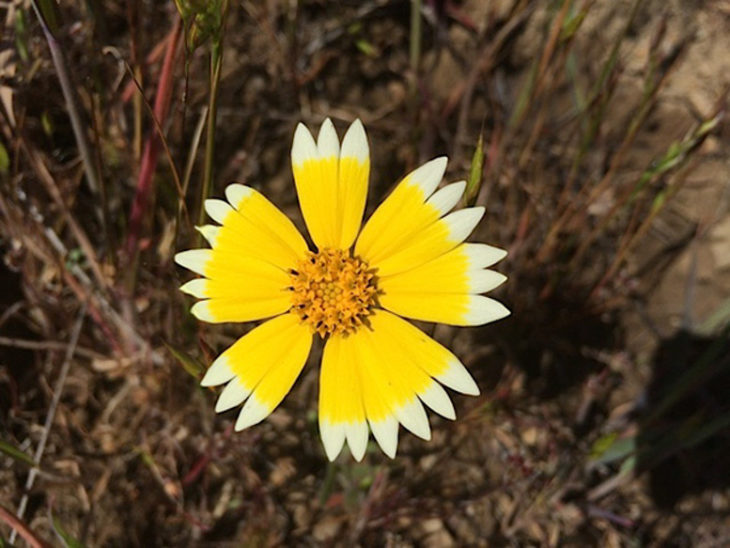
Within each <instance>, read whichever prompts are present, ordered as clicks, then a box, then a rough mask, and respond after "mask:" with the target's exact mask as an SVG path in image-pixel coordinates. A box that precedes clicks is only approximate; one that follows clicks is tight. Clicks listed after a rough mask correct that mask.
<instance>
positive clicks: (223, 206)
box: [205, 198, 233, 225]
mask: <svg viewBox="0 0 730 548" xmlns="http://www.w3.org/2000/svg"><path fill="white" fill-rule="evenodd" d="M231 211H233V208H232V207H231V206H230V204H228V203H227V202H224V201H223V200H217V199H215V198H213V199H209V200H205V212H206V213H207V214H208V216H209V217H210V218H211V219H213V220H214V221H215V222H216V223H218V224H219V225H222V224H224V223H225V220H226V217H227V216H228V214H229V213H230V212H231Z"/></svg>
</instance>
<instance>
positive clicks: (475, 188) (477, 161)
mask: <svg viewBox="0 0 730 548" xmlns="http://www.w3.org/2000/svg"><path fill="white" fill-rule="evenodd" d="M483 172H484V134H483V133H480V134H479V140H477V146H476V148H475V149H474V154H473V155H472V157H471V166H470V167H469V179H467V181H466V191H465V192H464V202H465V203H466V205H468V206H471V205H474V202H475V201H476V199H477V195H478V194H479V189H481V188H482V173H483Z"/></svg>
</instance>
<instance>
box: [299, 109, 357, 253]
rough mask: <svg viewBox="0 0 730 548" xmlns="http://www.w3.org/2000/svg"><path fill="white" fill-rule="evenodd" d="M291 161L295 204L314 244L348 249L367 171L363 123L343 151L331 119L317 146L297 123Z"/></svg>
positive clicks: (353, 128)
mask: <svg viewBox="0 0 730 548" xmlns="http://www.w3.org/2000/svg"><path fill="white" fill-rule="evenodd" d="M291 159H292V168H293V171H294V182H295V183H296V188H297V195H298V196H299V205H300V206H301V209H302V215H303V216H304V221H305V223H306V224H307V229H308V230H309V233H310V235H311V236H312V240H313V241H314V243H315V245H316V246H317V247H318V248H319V249H323V248H331V249H347V248H349V247H350V245H352V242H353V241H354V239H355V236H356V235H357V232H358V230H359V229H360V222H361V220H362V214H363V210H364V209H365V199H366V196H367V184H368V175H369V170H370V158H369V150H368V144H367V137H366V136H365V130H364V128H363V126H362V123H361V122H360V121H359V120H355V122H353V123H352V125H351V126H350V128H349V129H348V131H347V133H346V134H345V138H344V140H343V141H342V147H340V143H339V141H338V138H337V133H336V131H335V128H334V125H333V124H332V121H331V120H330V119H329V118H328V119H326V120H325V121H324V122H323V123H322V127H321V128H320V130H319V135H318V137H317V141H316V142H315V140H314V137H312V134H311V133H310V132H309V130H308V129H307V128H306V127H305V126H304V125H303V124H299V125H298V126H297V128H296V130H295V132H294V143H293V145H292V153H291Z"/></svg>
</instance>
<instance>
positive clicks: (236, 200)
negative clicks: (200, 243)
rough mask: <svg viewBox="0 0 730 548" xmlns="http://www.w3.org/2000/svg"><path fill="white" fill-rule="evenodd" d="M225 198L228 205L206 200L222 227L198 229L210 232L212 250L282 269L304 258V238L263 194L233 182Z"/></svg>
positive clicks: (213, 217)
mask: <svg viewBox="0 0 730 548" xmlns="http://www.w3.org/2000/svg"><path fill="white" fill-rule="evenodd" d="M226 198H227V199H228V202H224V201H223V200H215V199H212V200H206V201H205V210H206V212H207V213H208V215H210V217H211V218H212V219H213V220H215V221H216V222H218V223H219V224H221V225H222V226H221V227H220V228H219V229H218V231H217V232H216V233H213V232H212V231H210V229H207V228H205V227H203V228H201V231H207V232H208V233H209V236H210V237H211V238H212V243H211V245H212V246H213V249H214V250H215V251H217V252H221V253H225V254H235V255H243V256H247V257H253V258H257V259H260V260H264V261H267V262H270V263H272V264H274V265H276V266H278V267H279V268H281V269H283V270H288V269H290V268H292V267H293V266H294V265H295V264H296V263H297V261H298V260H299V259H301V258H303V257H304V256H305V255H306V253H307V243H306V242H305V241H304V238H302V236H301V234H299V231H298V230H297V229H296V227H295V226H294V224H293V223H292V222H291V221H290V220H289V219H288V218H287V216H286V215H284V214H283V213H282V212H281V211H280V210H279V209H278V208H277V207H276V206H275V205H274V204H272V203H271V202H270V201H269V200H267V199H266V198H265V197H264V196H263V194H261V193H260V192H258V191H257V190H254V189H253V188H251V187H247V186H244V185H240V184H237V183H236V184H232V185H228V187H227V188H226ZM203 234H204V235H206V234H205V232H203ZM206 238H208V235H206Z"/></svg>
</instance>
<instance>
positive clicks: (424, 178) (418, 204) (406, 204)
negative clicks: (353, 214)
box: [355, 157, 446, 265]
mask: <svg viewBox="0 0 730 548" xmlns="http://www.w3.org/2000/svg"><path fill="white" fill-rule="evenodd" d="M445 170H446V158H445V157H441V158H436V159H434V160H431V161H430V162H427V163H425V164H423V165H422V166H421V167H419V168H418V169H416V170H415V171H413V172H411V173H410V174H408V175H406V177H404V178H403V180H402V181H401V182H400V183H398V185H397V186H396V187H395V189H394V190H393V192H392V193H391V194H390V196H388V197H387V198H386V199H385V201H384V202H383V203H382V204H380V206H379V207H378V208H377V209H376V210H375V212H374V213H373V214H372V216H371V217H370V219H368V221H367V222H366V223H365V226H364V227H363V229H362V232H361V233H360V236H358V238H357V242H356V243H355V254H356V255H359V256H361V257H363V258H364V259H365V260H367V261H368V262H369V263H370V264H371V265H374V264H376V263H377V262H378V261H380V260H382V259H383V258H385V257H387V256H388V255H389V254H390V253H391V252H392V250H393V249H396V250H397V249H399V248H400V247H401V246H402V245H404V244H405V243H407V242H408V241H410V239H411V238H412V237H413V235H414V234H417V233H418V232H419V231H421V230H423V229H424V228H425V227H427V226H428V225H429V224H431V223H433V222H434V221H436V220H437V219H438V218H439V216H440V214H439V210H438V209H437V208H436V207H434V206H433V205H430V204H429V205H427V204H426V200H427V199H428V198H429V197H430V196H431V194H432V193H433V191H434V189H435V188H436V187H437V186H438V184H439V182H440V181H441V179H442V177H443V176H444V171H445Z"/></svg>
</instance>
